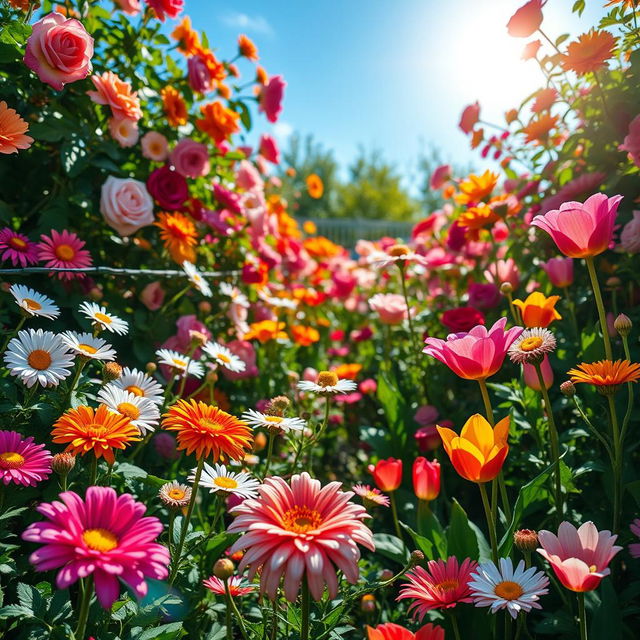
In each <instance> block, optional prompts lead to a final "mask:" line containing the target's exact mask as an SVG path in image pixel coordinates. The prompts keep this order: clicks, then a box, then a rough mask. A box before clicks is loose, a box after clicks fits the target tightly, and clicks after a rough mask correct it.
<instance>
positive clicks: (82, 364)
mask: <svg viewBox="0 0 640 640" xmlns="http://www.w3.org/2000/svg"><path fill="white" fill-rule="evenodd" d="M87 362H88V360H85V359H83V358H82V357H81V358H80V361H79V362H78V367H77V368H76V373H75V375H74V376H73V380H72V381H71V384H70V385H69V393H68V395H67V401H66V402H65V403H64V406H65V407H66V406H69V407H71V397H72V396H73V392H74V391H75V388H76V385H77V384H78V380H80V374H81V373H82V370H83V369H84V368H85V366H86V364H87Z"/></svg>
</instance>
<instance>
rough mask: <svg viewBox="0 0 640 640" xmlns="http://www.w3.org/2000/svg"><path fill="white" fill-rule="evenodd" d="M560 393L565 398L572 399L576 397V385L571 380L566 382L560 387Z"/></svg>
mask: <svg viewBox="0 0 640 640" xmlns="http://www.w3.org/2000/svg"><path fill="white" fill-rule="evenodd" d="M560 391H561V392H562V395H564V396H566V397H567V398H573V396H575V395H576V385H575V384H573V382H571V380H567V381H566V382H563V383H562V384H561V385H560Z"/></svg>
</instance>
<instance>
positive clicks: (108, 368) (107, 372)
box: [102, 362, 122, 382]
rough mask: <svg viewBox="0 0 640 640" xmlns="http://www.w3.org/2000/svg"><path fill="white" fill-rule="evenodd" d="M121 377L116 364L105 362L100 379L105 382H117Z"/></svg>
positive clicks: (119, 369)
mask: <svg viewBox="0 0 640 640" xmlns="http://www.w3.org/2000/svg"><path fill="white" fill-rule="evenodd" d="M121 376H122V367H121V366H120V365H119V364H118V363H117V362H107V363H106V364H105V365H104V369H102V378H103V380H104V381H105V382H111V381H112V380H117V379H118V378H120V377H121Z"/></svg>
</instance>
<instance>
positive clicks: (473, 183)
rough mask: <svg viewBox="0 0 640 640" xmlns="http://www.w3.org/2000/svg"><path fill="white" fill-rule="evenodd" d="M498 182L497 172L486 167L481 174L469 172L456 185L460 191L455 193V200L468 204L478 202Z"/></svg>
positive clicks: (489, 192)
mask: <svg viewBox="0 0 640 640" xmlns="http://www.w3.org/2000/svg"><path fill="white" fill-rule="evenodd" d="M496 184H498V174H497V173H493V172H492V171H489V169H487V170H486V171H485V172H484V173H483V174H482V175H481V176H477V175H475V174H473V173H472V174H471V175H470V176H469V177H468V178H467V179H466V180H463V181H462V182H461V183H460V184H459V185H458V190H459V191H460V193H458V194H457V195H456V198H455V199H456V202H458V203H459V204H469V203H470V202H480V201H481V200H484V199H485V198H486V197H487V196H490V195H491V192H492V191H493V190H494V189H495V188H496Z"/></svg>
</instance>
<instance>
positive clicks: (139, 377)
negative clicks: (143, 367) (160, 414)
mask: <svg viewBox="0 0 640 640" xmlns="http://www.w3.org/2000/svg"><path fill="white" fill-rule="evenodd" d="M110 384H111V385H112V386H114V387H118V388H119V389H124V390H125V391H129V392H130V393H133V394H134V395H136V396H139V397H141V398H149V400H151V402H155V404H162V403H163V402H164V390H163V388H162V387H161V386H160V385H159V384H158V382H156V381H155V380H154V379H153V378H152V377H151V376H150V375H147V374H146V373H144V371H138V370H137V369H129V367H125V368H124V369H123V370H122V375H121V376H120V377H119V378H118V379H117V380H113V381H112V382H111V383H110Z"/></svg>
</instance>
